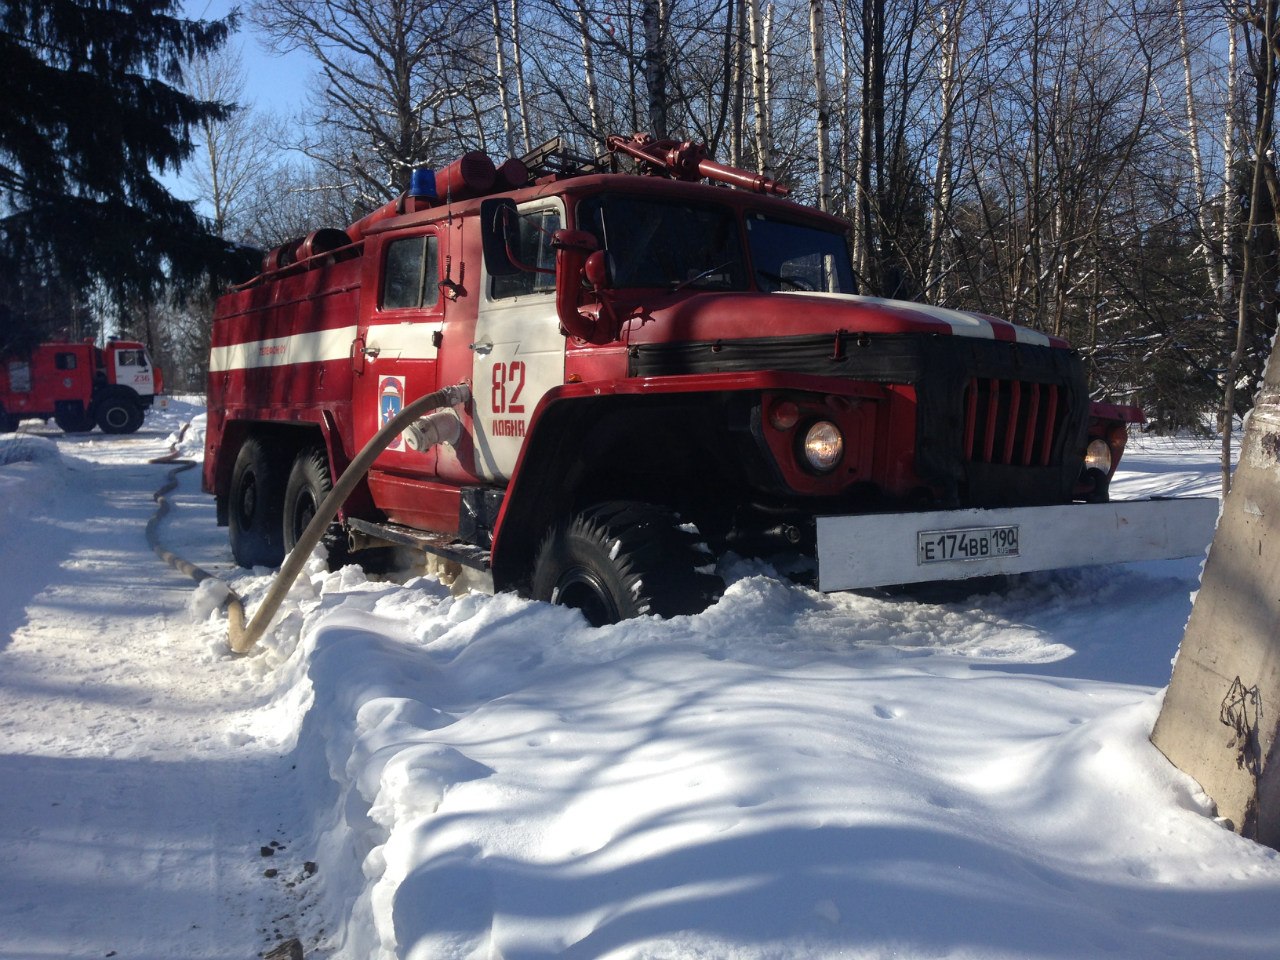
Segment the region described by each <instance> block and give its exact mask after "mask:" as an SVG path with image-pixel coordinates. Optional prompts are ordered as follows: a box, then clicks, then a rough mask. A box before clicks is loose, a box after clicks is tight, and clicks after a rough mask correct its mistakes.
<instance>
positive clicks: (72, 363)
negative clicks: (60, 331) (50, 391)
mask: <svg viewBox="0 0 1280 960" xmlns="http://www.w3.org/2000/svg"><path fill="white" fill-rule="evenodd" d="M53 366H54V369H56V370H74V369H75V368H76V355H75V354H74V353H55V354H54V355H53Z"/></svg>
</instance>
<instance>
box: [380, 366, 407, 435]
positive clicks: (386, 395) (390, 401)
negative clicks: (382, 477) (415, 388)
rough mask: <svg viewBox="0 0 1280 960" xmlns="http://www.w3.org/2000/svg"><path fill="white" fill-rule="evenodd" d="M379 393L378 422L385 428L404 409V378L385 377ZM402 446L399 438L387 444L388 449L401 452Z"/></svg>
mask: <svg viewBox="0 0 1280 960" xmlns="http://www.w3.org/2000/svg"><path fill="white" fill-rule="evenodd" d="M378 393H379V397H378V420H379V423H380V425H382V426H385V425H386V424H388V423H390V422H391V421H392V420H393V419H395V416H396V414H398V413H399V412H400V410H401V409H402V408H403V407H404V377H383V378H382V381H381V382H380V383H379V384H378ZM400 445H401V438H400V437H399V436H397V437H396V438H395V439H394V440H392V441H391V442H390V443H389V444H387V449H388V450H399V449H400Z"/></svg>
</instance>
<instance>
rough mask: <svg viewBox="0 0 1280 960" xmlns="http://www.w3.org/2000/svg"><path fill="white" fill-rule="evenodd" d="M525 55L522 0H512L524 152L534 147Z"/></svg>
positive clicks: (514, 59)
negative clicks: (521, 28)
mask: <svg viewBox="0 0 1280 960" xmlns="http://www.w3.org/2000/svg"><path fill="white" fill-rule="evenodd" d="M523 56H524V50H523V46H522V44H521V42H520V0H511V61H512V63H511V65H512V66H513V67H514V68H515V73H516V108H517V110H518V112H519V114H520V138H521V140H523V141H524V152H525V153H528V152H529V151H530V150H532V149H533V137H532V136H531V135H530V133H529V102H528V100H527V99H525V92H524V64H523V62H522V58H523Z"/></svg>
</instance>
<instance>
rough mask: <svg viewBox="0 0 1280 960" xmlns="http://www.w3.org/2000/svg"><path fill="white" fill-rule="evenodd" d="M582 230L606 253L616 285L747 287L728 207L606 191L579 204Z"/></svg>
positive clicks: (735, 226)
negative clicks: (606, 192)
mask: <svg viewBox="0 0 1280 960" xmlns="http://www.w3.org/2000/svg"><path fill="white" fill-rule="evenodd" d="M578 228H579V229H581V230H589V231H590V232H592V233H594V234H595V235H596V239H597V240H599V241H600V245H601V247H602V248H603V249H604V250H605V251H606V252H607V253H608V256H609V265H610V268H611V270H612V271H613V285H614V286H616V287H624V288H625V287H661V288H664V289H667V290H674V289H676V288H677V287H692V288H695V289H700V290H746V289H747V270H746V264H745V263H744V262H743V256H742V239H741V235H740V232H739V230H738V220H737V217H735V216H734V214H733V211H732V210H731V209H728V208H726V207H719V206H715V205H712V204H699V203H690V202H687V201H684V200H653V199H649V198H644V197H628V196H625V195H623V194H602V195H599V196H594V197H588V198H587V199H585V200H583V201H582V203H580V204H579V205H578Z"/></svg>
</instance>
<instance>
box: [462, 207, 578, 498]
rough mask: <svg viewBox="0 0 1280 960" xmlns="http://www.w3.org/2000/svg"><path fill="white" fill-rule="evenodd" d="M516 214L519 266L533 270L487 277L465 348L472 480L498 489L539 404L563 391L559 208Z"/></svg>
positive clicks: (527, 209)
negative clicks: (554, 240) (556, 244)
mask: <svg viewBox="0 0 1280 960" xmlns="http://www.w3.org/2000/svg"><path fill="white" fill-rule="evenodd" d="M519 211H520V250H519V251H518V253H519V258H520V260H521V262H522V263H523V264H524V265H525V266H526V267H530V268H533V269H530V270H525V271H522V272H520V273H517V274H513V275H511V276H502V277H491V276H489V274H488V272H487V271H486V272H485V274H484V276H483V278H482V281H483V282H482V284H481V288H482V289H481V293H480V302H479V307H478V312H477V317H476V331H475V342H474V343H473V344H472V347H471V349H472V351H473V353H474V356H473V359H472V381H473V383H474V384H475V386H474V388H473V394H474V401H473V404H474V424H473V426H474V441H475V460H476V462H475V472H476V474H477V475H479V476H480V477H483V478H484V479H486V480H494V481H499V482H501V481H503V480H507V479H509V478H510V477H511V474H512V473H513V472H514V470H515V464H516V459H517V457H519V455H520V450H521V448H522V447H523V446H524V439H525V436H526V434H527V432H528V428H529V423H530V420H531V418H532V416H533V411H534V408H535V407H537V405H538V401H539V400H541V399H542V397H543V395H544V394H545V393H546V392H547V391H548V390H551V389H552V388H553V387H557V386H560V385H561V384H563V383H564V354H565V338H564V334H562V333H561V332H560V321H559V319H558V317H557V316H556V282H555V281H556V277H555V251H554V250H553V249H552V247H551V235H552V234H553V233H554V232H555V231H556V230H558V229H559V228H560V227H561V226H563V225H564V204H563V201H562V200H561V199H560V198H558V197H547V198H543V199H539V200H535V201H532V202H530V203H526V204H523V205H521V206H520V208H519Z"/></svg>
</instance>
